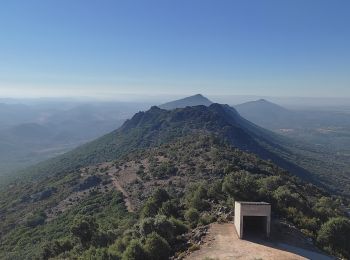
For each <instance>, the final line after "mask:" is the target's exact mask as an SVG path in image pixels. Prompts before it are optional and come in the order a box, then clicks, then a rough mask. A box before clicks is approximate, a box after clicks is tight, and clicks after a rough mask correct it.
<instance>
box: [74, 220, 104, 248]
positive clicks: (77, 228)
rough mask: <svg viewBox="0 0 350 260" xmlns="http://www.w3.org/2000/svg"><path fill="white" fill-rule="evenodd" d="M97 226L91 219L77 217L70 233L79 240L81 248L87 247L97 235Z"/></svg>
mask: <svg viewBox="0 0 350 260" xmlns="http://www.w3.org/2000/svg"><path fill="white" fill-rule="evenodd" d="M97 229H98V224H97V223H96V220H95V219H94V218H92V217H78V218H75V219H74V222H73V225H72V226H71V232H72V234H73V235H74V236H76V237H78V238H79V239H80V242H81V244H82V245H83V246H86V245H88V244H89V243H90V242H91V240H92V238H93V237H94V236H95V235H96V234H97Z"/></svg>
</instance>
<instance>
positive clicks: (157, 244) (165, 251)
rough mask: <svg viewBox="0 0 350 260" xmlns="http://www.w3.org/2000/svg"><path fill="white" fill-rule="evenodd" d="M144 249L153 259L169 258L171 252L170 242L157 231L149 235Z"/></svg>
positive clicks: (162, 259)
mask: <svg viewBox="0 0 350 260" xmlns="http://www.w3.org/2000/svg"><path fill="white" fill-rule="evenodd" d="M144 249H145V251H146V252H147V255H148V257H149V259H152V260H164V259H168V258H169V256H170V252H171V249H170V246H169V244H168V242H167V241H166V240H165V239H164V238H162V237H161V236H160V235H158V234H157V233H155V232H153V233H152V234H150V235H148V236H147V238H146V242H145V245H144Z"/></svg>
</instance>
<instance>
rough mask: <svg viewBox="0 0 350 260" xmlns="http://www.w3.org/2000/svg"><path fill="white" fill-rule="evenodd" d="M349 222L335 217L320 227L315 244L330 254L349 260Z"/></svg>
mask: <svg viewBox="0 0 350 260" xmlns="http://www.w3.org/2000/svg"><path fill="white" fill-rule="evenodd" d="M349 234H350V220H349V219H346V218H343V217H337V218H331V219H330V220H329V221H327V222H326V223H324V224H323V225H322V226H321V229H320V231H319V232H318V236H317V242H318V243H319V244H320V245H321V246H323V248H325V249H326V250H328V251H330V253H335V254H338V255H341V256H343V257H345V258H347V259H349V258H350V243H349Z"/></svg>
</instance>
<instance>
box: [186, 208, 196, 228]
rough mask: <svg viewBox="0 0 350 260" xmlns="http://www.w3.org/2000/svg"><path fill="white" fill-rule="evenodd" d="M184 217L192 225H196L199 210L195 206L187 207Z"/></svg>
mask: <svg viewBox="0 0 350 260" xmlns="http://www.w3.org/2000/svg"><path fill="white" fill-rule="evenodd" d="M185 219H186V220H187V221H188V222H189V223H190V225H191V226H192V227H194V226H196V225H197V223H198V221H199V212H198V210H196V209H195V208H189V209H188V210H187V211H186V212H185Z"/></svg>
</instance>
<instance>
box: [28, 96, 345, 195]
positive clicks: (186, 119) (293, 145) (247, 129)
mask: <svg viewBox="0 0 350 260" xmlns="http://www.w3.org/2000/svg"><path fill="white" fill-rule="evenodd" d="M184 100H188V101H189V103H186V102H185V101H184ZM193 100H195V101H196V102H202V103H203V104H201V105H197V106H192V105H193V104H194V103H193ZM172 104H173V105H172V106H175V107H176V106H182V107H184V108H175V109H171V110H170V106H168V105H167V107H168V108H169V109H168V110H165V109H160V108H159V107H152V108H151V109H150V110H148V111H146V112H139V113H136V114H135V115H134V116H133V117H132V118H131V119H130V120H127V121H126V122H125V123H124V124H123V125H122V126H121V127H120V128H119V129H118V130H115V131H113V132H111V133H109V134H107V135H105V136H103V137H101V138H98V139H97V140H95V141H93V142H90V143H88V144H85V145H83V146H81V147H79V148H77V149H75V150H73V151H71V152H68V153H66V154H64V155H62V156H59V157H56V158H54V159H52V160H49V161H45V162H43V163H41V164H39V165H37V166H35V167H32V168H29V169H27V172H31V173H32V174H34V175H36V174H40V175H42V174H47V173H49V172H51V173H54V174H59V173H60V172H65V171H70V170H74V169H77V168H79V167H82V166H87V165H89V164H96V163H101V162H104V161H109V160H113V159H115V158H119V157H121V156H124V155H125V154H127V153H130V152H132V151H135V150H138V149H145V148H148V147H153V146H157V145H160V144H162V143H167V142H170V141H173V140H174V139H176V138H180V137H183V136H186V135H189V134H193V133H194V132H198V133H200V132H205V133H208V134H213V135H215V136H218V137H219V138H221V139H222V140H225V141H227V142H229V143H230V144H231V145H233V146H234V147H237V148H239V149H241V150H243V151H247V152H251V153H254V154H256V155H258V156H259V157H260V158H262V159H265V160H272V161H273V162H274V163H276V164H277V165H279V166H281V167H282V168H284V169H286V170H288V171H290V172H292V173H294V174H295V175H297V176H299V177H302V178H303V179H305V180H308V181H312V182H313V183H315V184H318V185H319V186H322V187H327V188H328V189H330V190H332V191H333V192H335V191H337V192H339V193H344V194H350V191H349V190H348V189H347V188H346V187H347V183H349V178H348V177H347V176H346V174H345V173H343V172H341V171H340V172H338V173H336V174H330V171H333V170H334V165H332V166H331V164H327V162H325V160H324V158H325V157H326V158H329V156H331V155H329V154H327V153H326V152H325V151H319V150H318V149H317V148H316V147H314V146H312V145H306V144H303V143H301V142H296V141H293V140H291V139H289V138H286V137H283V136H281V135H278V134H276V133H273V132H271V131H268V130H266V129H263V128H261V127H259V126H257V125H255V124H253V123H251V122H249V121H247V120H246V119H244V118H243V117H241V116H240V115H239V113H238V112H237V111H236V110H235V109H234V108H232V107H230V106H228V105H220V104H215V103H211V101H209V100H208V99H206V98H204V97H203V96H201V95H195V96H192V97H189V98H188V99H182V100H180V101H174V102H172ZM252 104H254V103H252ZM257 104H263V106H264V107H267V108H269V109H270V110H271V109H272V110H273V107H274V105H273V104H270V103H268V102H266V101H259V102H258V103H257ZM206 105H209V106H206ZM249 105H251V104H249ZM255 105H256V104H255ZM277 108H278V110H279V111H280V112H283V113H285V114H287V113H289V112H288V111H285V110H284V109H283V108H280V107H278V106H277ZM265 111H267V110H265ZM271 112H272V111H271ZM266 113H267V112H266ZM321 165H322V170H321V171H320V170H319V167H320V166H321ZM335 183H336V184H335Z"/></svg>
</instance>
